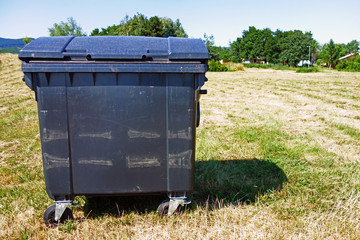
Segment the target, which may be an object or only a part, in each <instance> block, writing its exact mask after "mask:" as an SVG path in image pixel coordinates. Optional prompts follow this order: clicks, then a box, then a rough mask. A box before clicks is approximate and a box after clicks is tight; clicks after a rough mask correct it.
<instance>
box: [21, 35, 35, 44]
mask: <svg viewBox="0 0 360 240" xmlns="http://www.w3.org/2000/svg"><path fill="white" fill-rule="evenodd" d="M22 40H23V42H24V43H25V44H29V43H30V42H31V41H32V40H33V39H32V38H29V37H24V38H23V39H22Z"/></svg>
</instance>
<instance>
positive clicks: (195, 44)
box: [19, 36, 209, 60]
mask: <svg viewBox="0 0 360 240" xmlns="http://www.w3.org/2000/svg"><path fill="white" fill-rule="evenodd" d="M64 57H87V58H91V59H129V60H137V59H143V58H148V57H157V58H165V59H170V60H171V59H184V60H186V59H208V58H209V53H208V51H207V48H206V46H205V44H204V43H203V41H202V40H201V39H191V38H177V37H169V38H158V37H138V36H96V37H74V36H69V37H40V38H38V39H35V40H33V41H32V42H30V43H29V44H28V45H26V46H25V47H24V48H23V49H21V50H20V52H19V58H20V59H29V58H30V59H31V58H36V59H39V58H40V59H63V58H64Z"/></svg>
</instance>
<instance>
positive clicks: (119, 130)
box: [67, 73, 195, 195]
mask: <svg viewBox="0 0 360 240" xmlns="http://www.w3.org/2000/svg"><path fill="white" fill-rule="evenodd" d="M98 76H99V75H97V76H96V81H95V87H94V86H77V87H75V86H73V87H70V88H68V89H67V97H68V111H69V112H68V114H69V132H70V143H71V163H72V177H73V189H74V194H75V195H80V194H85V195H86V194H93V195H96V194H132V193H152V192H154V193H155V192H174V191H191V190H192V181H193V159H194V141H195V139H194V95H195V93H194V74H167V75H166V74H158V73H151V74H124V75H122V74H118V76H117V82H118V85H117V86H96V83H97V82H98V81H101V82H108V81H107V80H105V79H100V78H99V77H98ZM79 77H81V76H79ZM82 77H84V78H87V77H89V76H87V74H84V75H83V76H82ZM104 77H106V76H105V75H104ZM88 81H89V80H87V81H84V82H88ZM109 81H110V80H109Z"/></svg>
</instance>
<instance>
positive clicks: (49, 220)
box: [44, 204, 74, 227]
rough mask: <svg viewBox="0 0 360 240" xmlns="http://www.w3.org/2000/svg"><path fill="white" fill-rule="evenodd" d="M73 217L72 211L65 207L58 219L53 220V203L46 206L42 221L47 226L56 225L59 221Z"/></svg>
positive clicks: (62, 221)
mask: <svg viewBox="0 0 360 240" xmlns="http://www.w3.org/2000/svg"><path fill="white" fill-rule="evenodd" d="M72 219H74V217H73V214H72V211H71V210H70V209H69V208H66V209H65V211H64V213H63V215H62V216H61V218H60V220H59V221H55V204H53V205H51V206H50V207H48V208H47V209H46V211H45V213H44V222H45V224H46V225H47V226H48V227H54V226H58V225H59V223H64V222H65V221H66V220H72Z"/></svg>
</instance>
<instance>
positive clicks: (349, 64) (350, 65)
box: [335, 55, 360, 72]
mask: <svg viewBox="0 0 360 240" xmlns="http://www.w3.org/2000/svg"><path fill="white" fill-rule="evenodd" d="M335 68H336V69H337V70H339V71H349V72H360V55H359V56H356V58H355V59H353V60H349V61H342V62H340V63H339V64H338V65H336V67H335Z"/></svg>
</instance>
